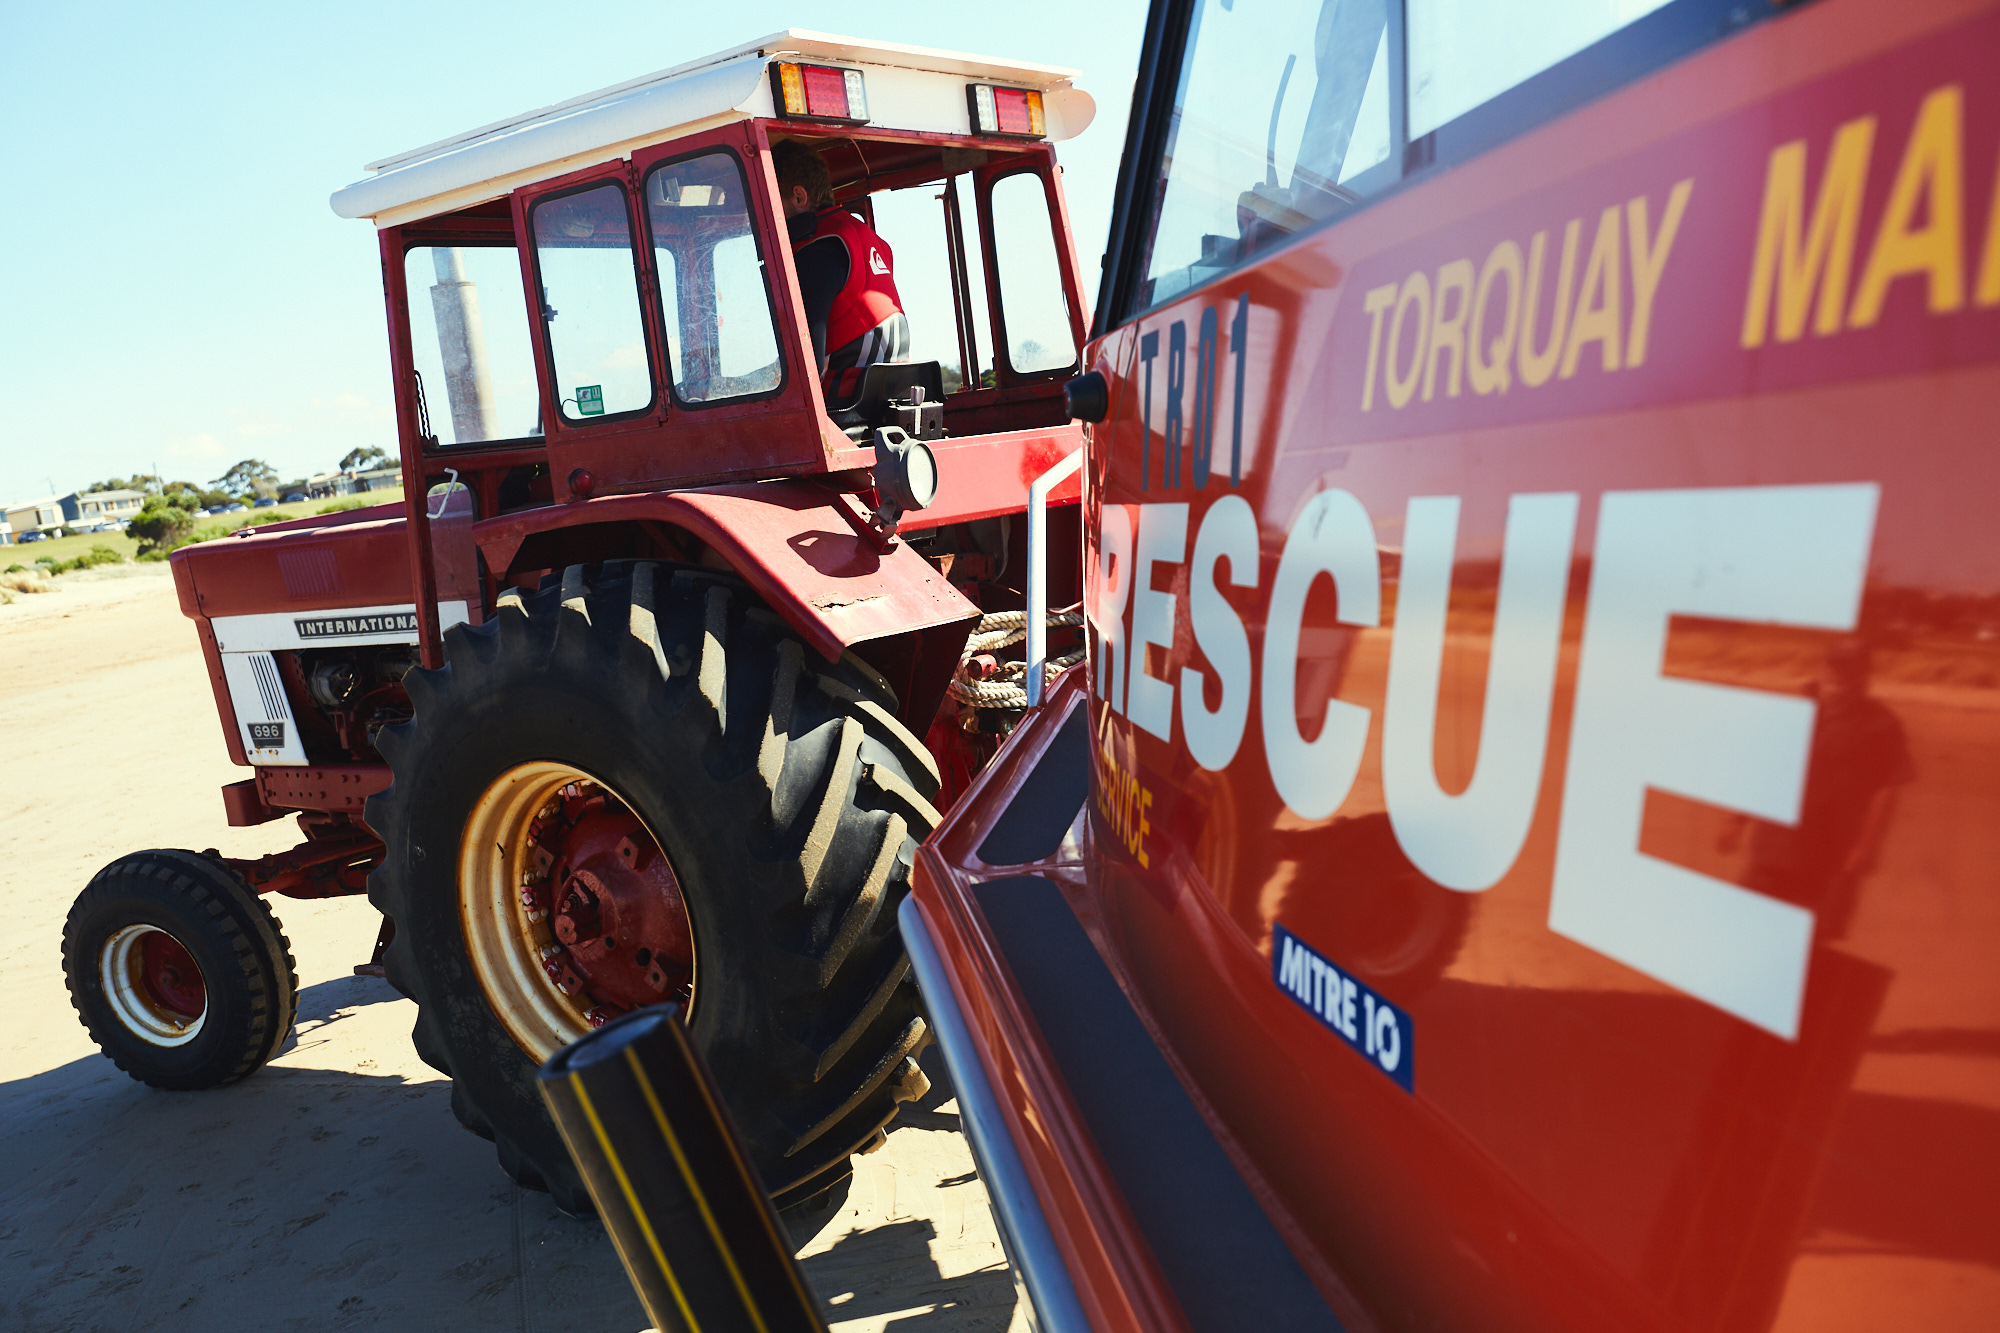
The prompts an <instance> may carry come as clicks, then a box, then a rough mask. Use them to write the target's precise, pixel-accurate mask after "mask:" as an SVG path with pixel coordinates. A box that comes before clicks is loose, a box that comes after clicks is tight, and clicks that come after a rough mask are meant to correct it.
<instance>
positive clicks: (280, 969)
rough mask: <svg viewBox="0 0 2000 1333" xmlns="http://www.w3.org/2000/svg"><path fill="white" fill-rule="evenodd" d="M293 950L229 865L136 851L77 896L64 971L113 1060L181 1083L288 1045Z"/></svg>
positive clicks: (229, 1077)
mask: <svg viewBox="0 0 2000 1333" xmlns="http://www.w3.org/2000/svg"><path fill="white" fill-rule="evenodd" d="M291 949H292V946H291V943H290V941H288V940H287V939H286V938H285V934H284V931H282V930H281V929H280V928H279V926H278V919H277V918H276V917H275V916H273V915H271V909H270V908H269V907H268V906H266V905H265V903H264V900H263V899H262V898H259V897H258V896H257V895H256V894H255V893H253V892H251V891H250V888H249V886H248V885H246V884H244V882H243V881H242V879H240V878H239V877H238V876H237V875H236V874H235V872H233V871H231V870H230V869H229V868H228V867H227V866H224V865H222V864H220V863H219V862H217V861H215V860H214V859H212V858H210V857H207V856H202V855H200V854H198V853H195V852H187V851H150V852H133V853H132V854H131V855H129V856H121V857H119V858H118V859H117V860H116V861H113V862H112V863H111V864H110V865H108V866H106V867H104V869H102V870H100V871H98V872H97V874H96V875H94V876H93V877H92V878H91V881H90V883H89V885H88V886H87V887H86V888H85V889H84V891H83V892H82V893H80V894H78V895H77V899H76V903H75V904H74V905H73V906H72V907H71V908H70V912H69V919H68V921H67V922H65V923H64V925H63V976H64V979H65V981H66V982H67V983H68V985H69V997H70V1003H71V1004H72V1005H74V1006H75V1007H76V1012H77V1016H78V1017H79V1018H81V1019H82V1020H83V1026H84V1028H85V1029H86V1030H88V1031H89V1033H90V1035H91V1037H92V1039H93V1040H95V1041H96V1042H97V1044H98V1046H99V1047H101V1048H102V1049H103V1051H104V1053H105V1054H106V1055H108V1056H110V1057H111V1061H112V1063H113V1064H115V1065H117V1066H118V1067H119V1068H120V1069H122V1070H124V1071H125V1072H126V1073H128V1074H130V1075H131V1076H132V1077H133V1078H136V1079H138V1080H139V1081H140V1082H141V1083H145V1084H149V1085H150V1086H152V1087H155V1088H167V1089H171V1090H174V1091H180V1092H185V1091H191V1090H195V1089H200V1088H216V1087H221V1086H222V1085H223V1084H225V1083H234V1082H235V1081H236V1080H238V1079H240V1078H243V1077H245V1076H246V1075H248V1074H250V1073H253V1072H254V1071H255V1070H256V1069H257V1068H258V1067H259V1066H261V1065H262V1064H263V1063H264V1062H265V1061H266V1060H269V1059H270V1058H271V1056H272V1055H273V1054H275V1053H276V1052H277V1049H278V1047H279V1046H280V1045H281V1044H283V1042H284V1040H285V1037H286V1036H287V1035H288V1034H289V1033H290V1032H291V1030H292V1018H293V1014H294V1011H295V1009H296V1007H297V1000H298V990H299V976H298V968H297V965H296V964H295V963H294V962H293V960H292V952H291Z"/></svg>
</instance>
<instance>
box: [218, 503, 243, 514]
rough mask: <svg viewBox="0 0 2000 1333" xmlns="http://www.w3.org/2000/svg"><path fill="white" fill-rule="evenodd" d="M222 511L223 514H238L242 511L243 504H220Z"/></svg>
mask: <svg viewBox="0 0 2000 1333" xmlns="http://www.w3.org/2000/svg"><path fill="white" fill-rule="evenodd" d="M222 512H223V513H225V514H240V513H242V512H243V506H242V505H241V504H227V505H224V506H222Z"/></svg>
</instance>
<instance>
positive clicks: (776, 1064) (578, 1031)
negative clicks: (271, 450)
mask: <svg viewBox="0 0 2000 1333" xmlns="http://www.w3.org/2000/svg"><path fill="white" fill-rule="evenodd" d="M405 684H406V685H407V687H408V689H409V692H410V697H411V700H412V703H413V704H414V708H415V715H414V717H413V718H412V719H411V721H409V722H408V723H405V724H402V725H400V726H396V727H391V728H388V729H385V730H384V731H383V732H382V734H381V736H380V738H379V742H378V743H379V744H380V746H381V749H382V752H383V754H384V756H385V757H386V758H387V759H388V760H389V763H390V766H391V769H392V770H393V773H394V785H392V786H391V787H390V788H389V790H387V791H386V792H384V793H382V794H381V795H380V796H377V797H375V798H373V799H371V800H370V801H369V803H368V810H367V819H368V823H369V826H370V827H372V828H374V829H375V830H377V831H378V832H379V833H380V834H381V835H382V837H383V839H384V841H385V842H386V843H387V845H388V849H389V852H388V857H387V859H386V860H385V861H384V862H383V864H382V865H381V866H380V867H379V868H378V869H377V870H376V871H375V873H374V875H373V876H372V877H371V878H370V881H369V894H370V897H371V898H372V899H373V901H374V903H375V905H376V906H377V907H378V908H380V909H381V910H382V911H383V912H384V913H386V914H387V915H388V916H389V917H390V918H392V919H393V920H394V921H395V923H396V931H395V937H394V939H393V941H392V942H391V943H390V945H389V947H388V950H387V953H386V954H385V956H384V958H383V963H384V966H385V968H386V970H387V974H388V977H389V980H390V981H391V982H392V983H394V984H395V986H396V987H397V988H398V989H399V990H401V991H402V992H403V993H404V994H406V995H408V996H410V997H411V998H412V999H414V1000H416V1001H417V1005H418V1016H417V1025H416V1030H415V1032H414V1034H413V1036H414V1039H415V1043H416V1047H417V1051H418V1053H419V1054H420V1055H421V1056H422V1057H423V1058H424V1059H425V1060H426V1061H428V1062H429V1063H430V1064H432V1065H433V1066H434V1067H436V1068H437V1069H438V1070H440V1071H441V1072H443V1073H445V1074H448V1075H450V1076H451V1078H452V1080H453V1089H452V1107H453V1109H454V1111H456V1112H457V1114H458V1117H459V1119H460V1121H461V1122H462V1123H464V1124H465V1126H466V1127H467V1128H468V1129H471V1130H473V1131H474V1132H475V1133H479V1134H481V1135H483V1136H485V1137H487V1138H490V1139H492V1140H493V1141H494V1143H495V1146H496V1148H497V1150H498V1152H499V1157H500V1162H501V1165H502V1166H503V1167H504V1168H505V1169H506V1171H507V1172H508V1174H509V1175H511V1176H512V1177H513V1178H514V1179H515V1180H516V1181H518V1182H520V1183H521V1184H523V1185H527V1186H530V1187H533V1188H540V1189H546V1190H548V1191H550V1192H551V1193H552V1194H554V1195H555V1196H556V1200H557V1202H558V1204H559V1205H560V1206H562V1207H563V1208H565V1209H566V1210H568V1211H571V1212H583V1211H587V1210H588V1209H589V1207H590V1203H589V1198H588V1195H587V1194H586V1193H585V1191H584V1189H583V1186H582V1183H581V1180H580V1178H579V1177H578V1175H577V1173H576V1169H575V1167H574V1166H573V1165H572V1163H571V1161H570V1159H569V1155H568V1152H567V1151H566V1150H565V1148H564V1147H563V1144H562V1141H561V1139H560V1137H559V1136H558V1134H557V1132H556V1129H555V1126H554V1123H553V1122H552V1121H551V1120H550V1118H549V1115H548V1113H547V1111H546V1110H545V1108H544V1107H543V1104H542V1101H541V1098H540V1096H539V1094H538V1093H537V1091H536V1089H535V1086H534V1081H533V1076H534V1073H535V1071H536V1069H537V1068H538V1067H539V1066H540V1065H541V1063H542V1062H543V1061H545V1060H547V1059H548V1057H549V1056H551V1055H553V1054H554V1053H555V1052H556V1051H557V1050H559V1049H560V1048H561V1047H562V1046H564V1045H565V1044H567V1043H568V1042H570V1041H573V1040H575V1039H576V1038H577V1037H580V1036H582V1035H583V1034H584V1033H585V1032H587V1031H589V1030H590V1029H591V1028H592V1027H593V1026H596V1025H599V1024H602V1023H604V1022H606V1021H609V1020H610V1019H611V1018H614V1017H616V1016H618V1015H619V1014H621V1013H625V1012H629V1011H630V1010H632V1009H634V1008H639V1007H642V1006H644V1005H648V1004H655V1003H668V1002H678V1003H681V1004H682V1005H684V1006H685V1007H686V1008H685V1012H686V1014H687V1019H688V1025H689V1032H690V1035H691V1036H692V1038H693V1040H694V1042H695V1044H696V1045H697V1046H698V1047H699V1048H700V1049H701V1051H702V1053H703V1055H704V1057H705V1058H706V1060H707V1062H708V1065H709V1067H710V1069H711V1070H712V1071H713V1072H714V1074H715V1077H716V1081H717V1083H718V1085H719V1087H720V1089H721V1092H722V1095H723V1098H724V1100H725V1101H726V1102H727V1103H728V1105H729V1108H730V1110H731V1112H732V1114H733V1115H734V1117H735V1119H736V1121H737V1124H738V1127H739V1129H740V1130H741V1132H742V1134H743V1136H744V1139H745V1142H746V1145H747V1146H748V1147H749V1149H750V1152H751V1156H752V1159H753V1160H754V1161H755V1163H756V1165H757V1168H758V1170H759V1172H760V1173H761V1174H762V1177H763V1180H764V1183H765V1186H766V1187H767V1188H768V1189H770V1190H771V1192H772V1193H773V1195H774V1196H775V1197H776V1199H777V1201H778V1202H779V1204H780V1205H781V1206H782V1205H786V1204H790V1203H794V1202H798V1201H801V1200H805V1199H808V1198H812V1197H814V1196H816V1195H818V1194H820V1193H821V1192H822V1191H824V1190H826V1189H828V1188H830V1187H832V1186H833V1185H835V1184H837V1183H838V1182H839V1181H841V1180H842V1179H844V1178H845V1177H846V1175H847V1174H848V1172H849V1170H850V1167H849V1158H850V1157H851V1156H852V1155H853V1154H854V1153H855V1152H856V1151H857V1150H861V1149H865V1148H867V1147H869V1146H871V1145H872V1144H874V1143H876V1142H879V1141H880V1135H881V1130H882V1126H883V1125H884V1124H886V1123H887V1121H888V1120H889V1119H890V1118H891V1117H893V1116H894V1114H895V1111H896V1107H897V1105H898V1103H900V1102H902V1101H906V1100H910V1099H912V1098H915V1097H919V1096H921V1095H922V1094H923V1092H924V1090H925V1087H926V1086H927V1080H926V1079H925V1078H924V1076H923V1074H922V1073H921V1072H920V1071H919V1070H918V1068H917V1064H916V1061H915V1059H914V1057H915V1056H916V1054H917V1052H918V1051H919V1050H920V1049H921V1048H922V1047H923V1046H924V1045H925V1044H927V1043H928V1041H929V1040H930V1034H929V1031H928V1029H927V1028H926V1026H925V1022H924V1019H923V1017H922V1012H921V1007H920V1004H919V1002H918V999H917V995H916V992H915V988H914V983H913V982H912V981H911V980H910V977H909V963H908V960H907V959H906V958H905V956H904V954H903V950H902V944H901V940H900V938H899V936H898V935H897V932H896V925H895V916H896V911H895V909H896V905H897V903H898V902H899V901H900V900H901V898H902V897H903V895H904V894H905V893H906V892H907V890H908V882H909V869H910V865H911V862H912V859H913V857H914V854H915V849H916V846H917V844H918V843H919V842H920V841H921V840H922V839H923V838H924V836H925V835H926V834H928V833H929V832H930V830H931V828H932V826H933V825H934V824H935V822H936V820H937V812H936V811H935V810H934V809H933V808H932V807H931V805H930V804H929V799H928V798H929V797H930V796H932V795H934V794H935V793H936V790H937V775H936V770H935V768H934V766H932V764H931V761H930V757H929V754H928V752H927V751H926V750H925V749H924V748H923V746H922V744H921V743H920V742H919V741H917V740H916V739H915V738H914V737H913V736H912V735H911V734H910V733H909V731H908V730H907V729H905V728H904V727H903V726H902V725H901V724H900V723H898V722H897V721H896V720H895V718H894V716H893V712H892V710H893V707H894V700H893V697H892V696H891V695H890V692H889V691H888V689H887V686H886V685H885V684H884V683H883V682H882V681H881V680H880V678H879V677H878V676H876V675H875V674H874V673H873V672H872V671H870V670H869V669H868V668H867V667H866V666H865V665H863V664H861V663H860V662H859V661H857V660H855V659H852V658H847V659H843V661H841V662H839V663H834V664H828V663H826V662H825V661H824V660H823V659H820V658H818V657H817V656H816V654H814V653H813V651H812V650H811V649H810V648H808V647H807V646H806V645H805V644H804V643H802V642H801V641H800V640H799V638H798V637H797V636H796V635H795V634H794V633H793V632H792V631H791V630H790V629H789V628H788V627H786V625H785V624H784V622H783V621H782V620H780V619H779V618H778V617H777V616H775V615H773V614H772V613H771V612H770V611H769V610H767V609H766V608H764V607H763V606H762V605H761V604H760V603H759V601H758V600H757V598H756V597H755V596H754V595H753V594H751V593H750V592H749V590H748V588H747V587H746V586H745V585H744V584H743V583H742V582H741V581H739V580H737V579H735V578H734V577H732V576H729V575H725V574H721V573H719V572H717V571H714V570H709V569H689V568H685V567H677V566H672V565H663V564H654V563H650V562H642V563H618V564H613V565H607V566H603V567H601V568H589V567H585V566H582V565H578V566H573V567H571V568H570V569H569V570H567V571H566V572H565V573H564V574H563V575H562V577H561V579H560V581H559V582H556V581H551V583H550V584H549V585H547V586H544V587H543V588H542V589H541V590H540V591H539V592H535V593H525V594H524V593H521V592H518V591H515V592H509V593H507V594H505V595H503V596H502V597H501V599H500V602H499V606H498V607H497V608H496V613H495V616H494V618H493V619H492V620H490V621H488V622H487V623H486V624H484V625H480V626H477V627H473V626H459V627H456V628H454V629H452V630H451V631H450V632H449V633H448V634H447V635H446V636H445V665H444V667H443V669H441V670H438V671H415V672H412V673H411V674H410V675H409V676H408V677H407V678H406V680H405Z"/></svg>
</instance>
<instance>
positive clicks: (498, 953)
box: [458, 762, 695, 1061]
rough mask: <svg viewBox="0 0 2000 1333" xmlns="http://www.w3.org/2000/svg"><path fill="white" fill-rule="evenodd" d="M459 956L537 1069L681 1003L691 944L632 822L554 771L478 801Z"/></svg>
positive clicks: (579, 777)
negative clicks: (598, 1035) (646, 1009)
mask: <svg viewBox="0 0 2000 1333" xmlns="http://www.w3.org/2000/svg"><path fill="white" fill-rule="evenodd" d="M458 902H459V919H460V923H461V924H462V925H463V927H464V929H465V945H466V956H467V958H468V959H469V960H470V962H471V964H472V970H473V973H474V974H475V975H476V976H477V977H478V978H479V986H480V989H481V990H482V991H484V992H485V995H486V1000H487V1003H488V1004H490V1005H491V1006H492V1007H493V1012H494V1014H495V1016H497V1017H498V1018H499V1020H500V1022H501V1024H502V1026H504V1027H505V1028H506V1029H507V1031H508V1034H509V1035H510V1036H512V1037H513V1038H514V1040H515V1042H516V1043H517V1044H518V1045H519V1046H520V1047H521V1049H522V1050H523V1051H525V1052H527V1054H528V1055H529V1056H531V1057H533V1058H534V1059H535V1060H537V1061H543V1060H547V1059H548V1058H549V1057H550V1056H551V1055H554V1054H555V1053H556V1052H557V1051H558V1050H560V1049H561V1048H562V1047H564V1046H566V1045H567V1044H569V1043H570V1042H572V1041H575V1040H576V1039H577V1038H578V1037H581V1036H582V1035H583V1034H584V1033H586V1032H588V1031H590V1030H591V1029H592V1028H593V1027H601V1026H603V1025H604V1024H605V1023H607V1022H609V1021H610V1020H611V1019H613V1018H616V1017H618V1016H619V1015H620V1014H624V1013H629V1012H630V1011H631V1010H633V1009H636V1008H639V1007H641V1006H643V1005H648V1004H659V1003H662V1002H665V1001H679V1002H681V1003H683V1004H685V1005H688V1006H690V1007H691V1006H692V1004H693V996H694V971H695V955H694V936H693V932H692V930H691V928H690V926H689V923H688V916H687V905H686V902H685V900H684V899H683V898H682V896H681V889H680V881H679V880H678V879H677V878H676V877H675V875H674V871H673V866H672V865H671V864H670V863H669V862H668V860H667V858H666V856H665V855H664V854H663V853H662V851H661V850H660V844H659V840H658V839H657V838H656V837H654V835H653V833H652V831H651V830H649V829H648V828H647V827H646V825H645V823H644V821H642V820H641V819H640V818H639V817H638V816H637V815H636V814H634V813H632V810H631V807H630V806H629V805H627V804H626V803H625V801H624V800H623V799H622V798H621V797H620V796H619V795H618V793H617V792H615V791H614V790H612V788H611V787H609V786H608V785H606V784H605V783H604V782H602V781H601V780H599V779H597V778H595V777H592V776H591V775H590V774H588V773H585V772H584V771H583V770H581V769H578V768H573V767H571V766H569V765H567V764H559V763H550V762H537V763H530V764H522V765H519V766H518V767H515V768H512V769H509V770H508V771H507V772H506V773H503V774H502V775H501V776H500V777H499V778H498V779H497V780H495V781H494V782H493V783H492V785H490V786H489V787H487V789H486V791H485V792H484V793H483V794H482V795H481V796H480V798H479V800H478V802H477V803H476V804H475V805H474V806H473V809H472V814H471V816H470V817H469V818H468V819H467V820H466V822H465V834H464V839H463V841H462V842H461V843H460V851H459V858H458Z"/></svg>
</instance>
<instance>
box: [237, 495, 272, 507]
mask: <svg viewBox="0 0 2000 1333" xmlns="http://www.w3.org/2000/svg"><path fill="white" fill-rule="evenodd" d="M277 503H278V502H277V500H276V499H274V498H272V497H271V496H268V495H267V496H265V497H264V498H263V499H261V500H259V501H258V502H257V503H256V504H254V505H252V506H251V508H253V509H269V508H270V507H271V506H273V505H275V504H277ZM237 507H238V508H241V507H242V506H240V505H239V506H237Z"/></svg>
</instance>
